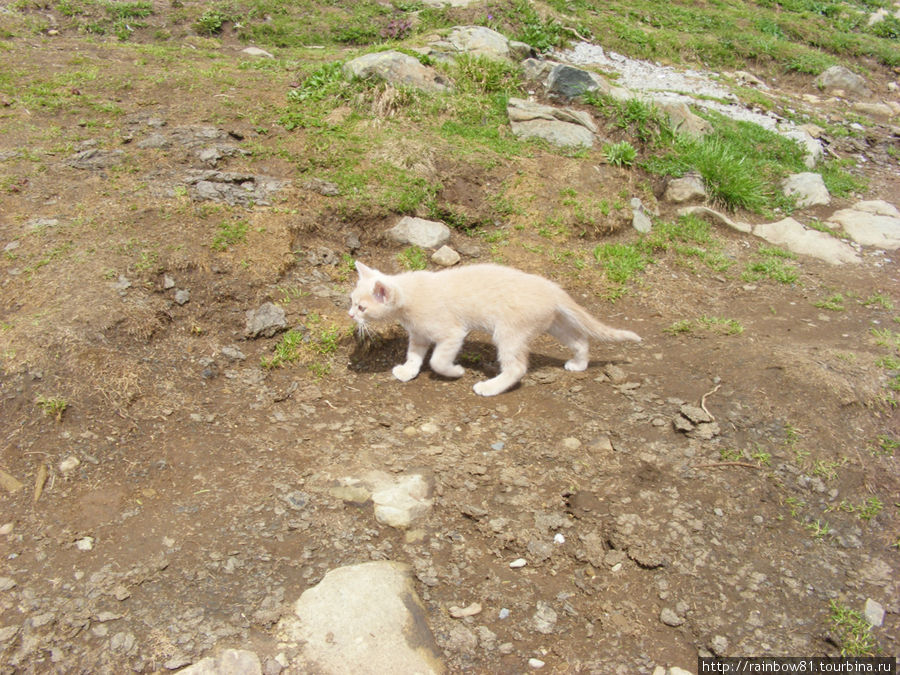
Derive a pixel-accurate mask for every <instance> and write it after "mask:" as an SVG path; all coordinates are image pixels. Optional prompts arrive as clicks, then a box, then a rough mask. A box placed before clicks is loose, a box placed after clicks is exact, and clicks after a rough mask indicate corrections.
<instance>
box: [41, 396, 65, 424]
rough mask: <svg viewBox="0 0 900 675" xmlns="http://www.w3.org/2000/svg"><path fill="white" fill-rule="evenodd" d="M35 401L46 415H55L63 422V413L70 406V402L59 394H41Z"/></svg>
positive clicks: (55, 417)
mask: <svg viewBox="0 0 900 675" xmlns="http://www.w3.org/2000/svg"><path fill="white" fill-rule="evenodd" d="M34 403H35V405H36V406H37V407H38V408H40V409H41V410H42V411H43V412H44V414H45V415H47V416H48V417H53V418H54V419H56V421H57V422H62V418H63V413H64V412H65V411H66V410H67V409H68V408H69V402H68V401H66V399H64V398H60V397H59V396H44V395H43V394H40V395H38V397H37V398H36V399H35V400H34Z"/></svg>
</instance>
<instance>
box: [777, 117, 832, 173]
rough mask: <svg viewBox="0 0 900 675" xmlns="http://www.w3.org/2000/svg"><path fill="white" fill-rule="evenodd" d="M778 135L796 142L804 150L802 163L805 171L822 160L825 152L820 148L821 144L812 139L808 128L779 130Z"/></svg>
mask: <svg viewBox="0 0 900 675" xmlns="http://www.w3.org/2000/svg"><path fill="white" fill-rule="evenodd" d="M778 133H780V134H781V135H782V136H784V137H785V138H790V139H792V140H794V141H797V143H799V144H800V146H801V147H803V148H804V149H805V150H806V155H805V156H804V159H803V163H804V164H805V165H806V168H807V169H812V168H813V167H814V166H815V165H816V164H818V163H819V162H821V161H822V158H823V157H824V156H825V150H824V148H823V147H822V143H820V142H819V141H818V140H817V139H816V138H814V137H813V135H812V134H811V133H810V132H809V130H808V128H803V127H793V128H779V129H778Z"/></svg>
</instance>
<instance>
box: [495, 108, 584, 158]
mask: <svg viewBox="0 0 900 675" xmlns="http://www.w3.org/2000/svg"><path fill="white" fill-rule="evenodd" d="M506 112H507V114H508V115H509V121H510V126H511V127H512V132H513V134H514V135H515V136H516V138H542V139H544V140H545V141H547V142H549V143H552V144H553V145H558V146H561V147H583V148H589V147H591V146H593V144H594V134H595V133H596V132H597V126H596V125H595V124H594V121H593V120H592V119H591V117H590V115H588V114H587V113H585V112H583V111H578V110H571V109H563V108H554V107H552V106H548V105H541V104H539V103H532V102H530V101H526V100H524V99H520V98H510V99H509V102H508V104H507V107H506Z"/></svg>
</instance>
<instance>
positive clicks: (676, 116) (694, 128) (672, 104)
mask: <svg viewBox="0 0 900 675" xmlns="http://www.w3.org/2000/svg"><path fill="white" fill-rule="evenodd" d="M656 105H657V106H659V109H660V110H662V111H663V112H664V113H665V114H666V115H668V117H669V122H670V123H671V124H672V126H673V127H674V129H675V131H677V132H679V133H683V134H688V135H689V136H693V137H694V138H700V137H701V136H705V135H706V134H708V133H709V132H710V131H712V125H711V124H710V123H709V122H707V121H706V120H705V119H703V118H702V117H700V116H699V115H695V114H694V113H693V112H691V109H690V108H689V107H688V106H687V104H686V103H683V102H681V101H657V102H656Z"/></svg>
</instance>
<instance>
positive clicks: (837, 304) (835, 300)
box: [813, 293, 844, 312]
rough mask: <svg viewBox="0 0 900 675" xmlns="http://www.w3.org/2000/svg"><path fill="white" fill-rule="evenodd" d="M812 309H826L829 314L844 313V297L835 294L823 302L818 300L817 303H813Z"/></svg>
mask: <svg viewBox="0 0 900 675" xmlns="http://www.w3.org/2000/svg"><path fill="white" fill-rule="evenodd" d="M813 306H814V307H818V308H819V309H827V310H829V311H831V312H843V311H844V296H843V295H841V294H840V293H835V294H834V295H831V296H829V297H827V298H825V299H824V300H819V302H814V303H813Z"/></svg>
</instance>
